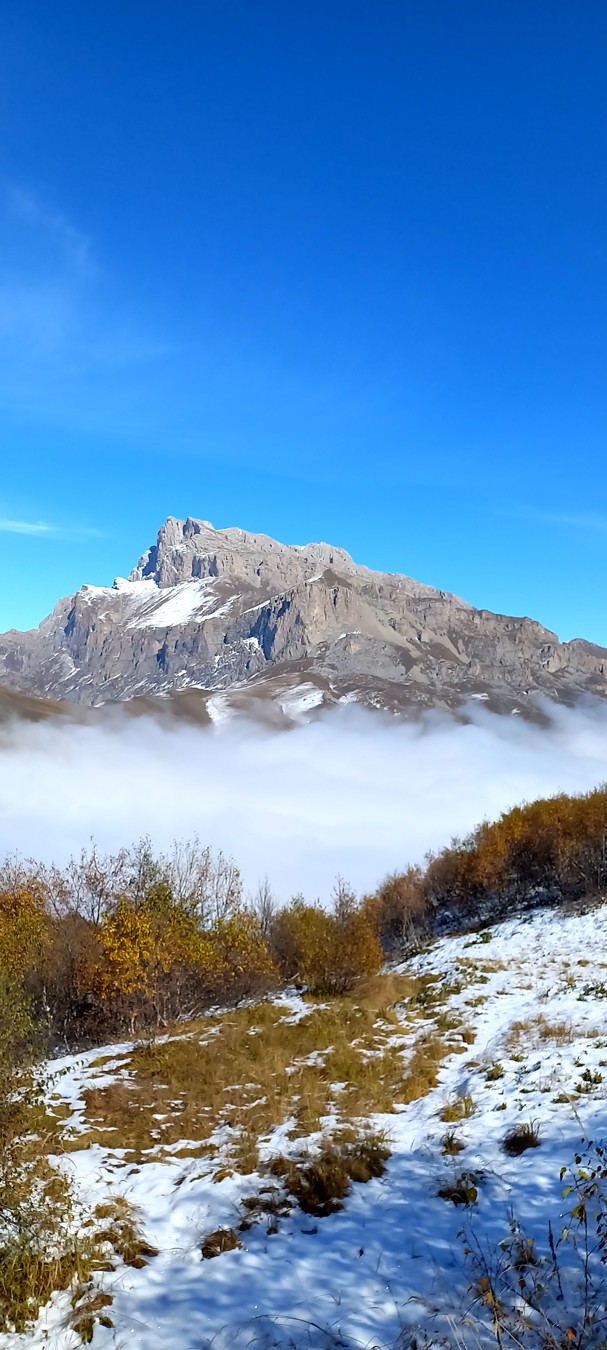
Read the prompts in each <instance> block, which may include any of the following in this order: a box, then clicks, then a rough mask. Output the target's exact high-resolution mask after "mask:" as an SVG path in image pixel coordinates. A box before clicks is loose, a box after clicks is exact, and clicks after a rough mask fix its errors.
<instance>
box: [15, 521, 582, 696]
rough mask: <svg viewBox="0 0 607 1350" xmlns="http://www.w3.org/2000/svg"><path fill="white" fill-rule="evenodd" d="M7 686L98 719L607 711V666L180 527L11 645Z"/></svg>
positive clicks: (374, 584)
mask: <svg viewBox="0 0 607 1350" xmlns="http://www.w3.org/2000/svg"><path fill="white" fill-rule="evenodd" d="M0 683H3V684H4V685H5V686H7V687H8V688H9V689H12V690H16V691H18V692H19V693H23V694H27V695H35V696H44V697H52V698H59V699H67V700H69V701H71V702H75V703H80V704H89V705H90V704H99V703H104V702H109V701H116V700H120V701H122V700H126V699H133V698H138V697H142V696H146V695H154V694H166V693H169V692H172V691H179V690H185V689H191V688H198V689H202V690H207V691H208V690H211V691H219V690H224V691H233V692H232V693H231V694H230V698H233V697H234V696H240V698H241V700H243V699H244V701H245V703H246V701H247V700H251V701H252V702H253V704H257V706H260V705H261V704H262V703H264V702H266V703H267V702H268V701H270V702H271V703H275V702H277V701H278V702H280V701H281V700H283V701H285V700H286V702H287V704H288V702H289V700H291V701H292V702H293V700H294V701H295V703H297V701H298V700H299V703H300V704H302V705H303V706H308V707H312V706H314V705H317V706H320V705H322V704H325V703H333V702H336V701H343V700H349V701H353V700H356V701H360V702H363V703H367V704H369V705H371V706H379V707H386V708H390V709H393V710H397V709H404V708H407V707H412V706H413V707H415V706H421V707H424V706H425V707H455V706H457V704H458V703H460V702H462V701H463V700H464V699H466V698H469V697H471V696H472V697H476V698H483V699H486V700H488V702H489V703H490V705H491V706H493V707H496V708H499V709H502V710H507V709H513V708H520V709H522V710H524V707H525V705H526V703H527V704H528V701H529V696H530V695H533V694H534V693H545V694H547V695H549V696H550V697H552V698H557V699H564V700H567V701H570V700H572V699H574V698H576V697H578V696H579V695H580V694H583V693H590V694H599V695H603V696H604V695H605V694H606V693H607V651H605V650H603V649H601V648H597V647H593V646H591V645H590V644H588V643H585V642H582V641H574V642H567V643H560V642H559V640H558V638H557V637H556V636H555V634H554V633H551V632H550V631H549V630H548V629H546V628H543V627H542V626H541V625H540V624H539V623H535V622H534V621H532V620H531V619H527V618H508V617H504V616H502V615H496V614H492V613H490V612H489V611H487V610H477V609H474V608H473V607H472V606H471V605H469V604H467V603H466V602H465V601H463V600H460V599H459V598H458V597H457V596H454V595H449V594H448V593H446V592H444V591H438V590H435V589H433V588H432V587H431V586H425V585H422V584H420V583H418V582H416V581H412V580H411V579H410V578H409V577H405V576H399V575H392V574H387V573H382V572H373V571H370V570H369V569H368V568H366V567H362V566H359V565H357V564H356V563H354V562H353V561H352V559H351V558H350V556H349V554H347V553H345V552H344V551H343V550H342V549H338V548H332V547H330V546H329V545H328V544H308V545H305V546H302V547H295V546H290V545H286V544H280V543H277V542H276V541H275V540H273V539H270V538H268V537H267V536H265V535H256V534H251V533H248V532H246V531H245V530H239V529H227V530H216V529H214V528H213V526H212V525H210V524H209V523H208V522H207V521H199V520H193V519H188V520H186V521H180V520H176V519H174V518H173V517H170V518H169V519H168V520H167V522H166V524H164V525H163V526H162V528H161V530H160V532H159V534H158V540H157V543H156V544H155V545H154V546H153V547H152V548H150V549H149V550H148V552H147V553H145V554H144V556H143V557H142V558H141V560H140V562H139V565H138V566H137V567H136V568H135V569H134V571H133V572H132V573H131V576H130V577H129V579H128V580H123V579H121V578H119V579H118V580H117V581H115V582H114V585H113V586H111V587H97V586H83V587H82V588H81V590H80V591H78V593H77V594H76V595H75V596H70V597H68V598H67V599H65V600H61V601H60V602H59V604H58V605H57V606H56V608H55V610H54V611H53V613H52V614H51V615H50V616H49V617H48V618H47V619H45V620H44V622H43V623H42V624H41V625H40V627H39V628H38V629H37V630H35V631H32V632H28V633H19V632H15V631H12V632H10V633H5V634H4V635H2V637H0Z"/></svg>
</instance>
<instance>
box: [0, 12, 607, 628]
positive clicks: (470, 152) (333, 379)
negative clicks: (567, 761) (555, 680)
mask: <svg viewBox="0 0 607 1350" xmlns="http://www.w3.org/2000/svg"><path fill="white" fill-rule="evenodd" d="M606 52H607V6H605V4H604V0H587V3H586V4H585V5H583V6H574V5H573V4H572V3H570V0H567V3H564V0H533V3H531V4H530V3H529V0H510V2H509V3H508V4H507V5H506V4H500V3H497V0H462V3H460V4H454V3H453V0H415V2H413V0H290V3H288V2H287V0H198V3H196V4H193V3H191V0H173V3H172V4H171V5H167V4H166V3H159V2H158V0H146V2H145V3H143V0H127V2H126V3H125V0H120V3H117V0H104V3H103V4H99V5H85V4H82V2H81V0H78V2H77V3H76V0H55V3H53V5H49V4H48V3H47V0H44V2H43V3H38V2H35V0H4V4H3V5H2V7H1V11H0V126H1V127H2V136H1V140H0V445H1V448H2V473H1V475H0V555H1V575H2V580H3V585H2V589H1V593H0V627H1V628H7V627H9V626H19V627H25V626H29V625H33V624H35V623H37V622H39V621H40V619H41V618H42V617H43V616H44V614H46V613H47V612H48V611H49V610H50V609H51V608H52V605H53V604H54V603H55V601H56V600H57V599H58V598H59V596H61V595H64V594H67V593H70V592H71V591H73V590H75V589H77V587H78V586H79V585H81V584H82V583H83V582H85V581H89V582H95V583H109V582H111V581H112V580H113V578H114V576H115V575H117V574H124V573H125V572H128V570H129V569H130V567H131V566H133V565H134V564H135V562H136V561H137V558H138V555H139V554H140V553H141V552H142V551H143V549H144V548H145V547H146V546H147V545H148V544H149V543H150V542H151V541H152V540H153V538H154V537H155V534H156V531H157V529H158V526H159V525H160V524H161V522H162V521H163V520H164V519H165V518H166V516H167V515H169V514H173V515H184V516H185V515H188V514H190V515H195V516H201V517H204V518H206V519H210V520H212V521H213V522H214V523H215V524H216V525H219V526H223V525H228V524H240V525H243V526H244V527H246V528H249V529H254V530H260V531H265V532H267V533H269V534H274V535H276V536H277V537H279V538H281V539H284V540H286V541H289V542H303V541H305V540H308V539H318V538H323V539H329V540H331V541H332V542H335V543H338V544H341V545H343V546H344V547H346V548H348V549H349V550H350V551H351V552H352V553H353V554H354V556H355V557H356V558H357V559H358V560H360V561H361V562H366V563H368V564H369V565H371V566H375V567H381V568H385V569H388V570H393V571H403V572H408V573H409V574H411V575H413V576H415V577H417V578H419V579H420V580H424V581H427V582H431V583H433V584H434V585H437V586H441V587H443V588H445V589H449V590H455V591H457V592H459V593H460V594H463V595H465V596H466V597H467V598H468V599H470V600H471V601H472V602H473V603H475V604H478V605H482V606H485V607H487V608H491V609H497V610H501V611H504V612H510V613H529V614H531V615H533V616H534V617H537V618H540V619H541V620H542V621H543V622H545V623H546V624H547V625H548V626H551V627H553V628H555V629H556V630H557V631H558V632H559V633H560V634H561V636H563V637H573V636H576V635H584V636H587V637H589V638H591V639H592V640H594V641H597V642H601V643H604V644H605V645H607V620H606V619H605V606H604V590H605V580H606V567H605V544H606V542H607V465H606V454H605V451H606V429H607V380H606V373H607V372H606V364H607V362H606V358H607V330H606V315H607V228H606V227H607V177H606V175H605V164H606V162H607V94H606V92H605V78H604V67H605V54H606Z"/></svg>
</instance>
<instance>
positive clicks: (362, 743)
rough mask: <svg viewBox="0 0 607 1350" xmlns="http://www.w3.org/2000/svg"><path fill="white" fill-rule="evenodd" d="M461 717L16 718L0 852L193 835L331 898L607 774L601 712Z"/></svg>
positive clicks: (257, 874)
mask: <svg viewBox="0 0 607 1350" xmlns="http://www.w3.org/2000/svg"><path fill="white" fill-rule="evenodd" d="M471 717H472V720H471V721H470V722H469V723H467V724H466V725H461V724H457V723H454V722H453V721H451V720H447V719H446V718H443V717H438V716H429V717H427V718H426V719H424V720H423V721H422V722H421V723H419V724H415V725H412V724H403V723H399V722H397V721H395V719H393V718H389V717H383V716H380V715H377V714H372V713H368V712H364V711H362V710H361V709H356V708H348V709H343V710H336V711H333V712H331V713H328V714H326V715H325V716H324V717H322V718H321V719H320V720H318V721H317V722H314V723H312V724H309V725H307V726H302V727H298V728H296V729H295V730H293V731H290V732H268V731H267V730H261V729H260V728H259V727H256V726H253V725H251V724H247V723H243V722H237V723H236V722H235V723H232V724H228V725H225V726H220V727H212V728H210V729H208V730H207V729H202V728H200V729H198V728H192V727H191V726H189V725H186V724H185V723H178V722H173V723H170V722H168V723H167V722H156V721H154V720H152V719H151V718H144V719H132V718H130V717H128V716H126V715H123V716H117V718H116V719H115V720H113V721H112V722H111V723H108V724H107V725H105V726H103V727H100V726H99V725H86V726H74V725H72V724H67V723H63V722H61V721H58V722H53V723H44V724H36V725H33V724H31V723H21V722H20V723H14V724H13V725H12V726H11V727H9V728H8V729H6V728H5V729H4V730H3V732H2V737H1V739H0V763H1V773H0V850H1V851H2V852H7V851H11V852H12V851H13V850H18V851H19V852H21V853H24V854H26V855H28V856H34V857H37V858H41V859H43V860H45V861H51V860H54V861H56V862H59V863H61V862H64V861H66V860H67V858H68V857H69V855H70V853H71V852H78V851H79V850H80V847H81V845H82V844H83V843H86V842H87V841H88V840H89V839H90V837H91V836H93V837H94V838H95V840H96V841H97V842H98V843H99V844H100V845H101V846H102V847H103V848H107V849H113V848H116V847H118V846H119V845H121V844H124V843H127V844H128V843H131V842H132V841H133V840H135V839H137V838H139V837H140V836H141V835H143V834H149V835H150V837H151V839H152V841H153V843H154V845H156V846H157V847H159V848H161V847H165V846H166V845H168V844H169V843H170V841H171V840H172V839H173V838H175V837H179V838H187V837H188V836H192V835H193V834H195V833H196V834H198V835H199V837H200V839H201V840H202V842H203V843H209V844H210V845H211V846H212V847H213V848H214V849H220V848H221V849H223V850H224V851H225V852H227V853H229V854H230V855H231V856H233V857H234V859H235V860H236V862H238V864H239V865H240V867H241V868H242V871H243V874H244V877H245V882H246V885H247V887H249V888H250V889H253V888H254V887H255V885H256V884H257V882H258V881H259V880H260V879H261V878H263V877H265V876H267V877H268V878H269V880H270V883H271V885H272V887H273V889H274V891H275V893H276V894H277V895H278V896H279V897H281V898H287V897H288V896H289V895H291V894H293V893H294V892H296V891H303V892H304V893H305V894H306V895H307V896H308V897H310V898H312V897H314V896H317V895H318V896H320V897H323V898H324V897H326V896H327V895H328V894H329V892H330V890H331V887H332V885H333V882H334V879H335V877H336V875H337V874H338V873H339V874H341V875H342V876H344V877H345V878H346V879H347V880H348V881H350V882H351V883H352V884H353V885H354V886H355V887H356V888H357V889H358V890H362V889H364V888H368V887H372V886H374V885H375V884H376V883H377V882H378V881H379V880H380V879H381V878H382V877H383V876H384V875H385V873H387V872H388V871H391V870H393V869H395V868H402V867H404V866H406V865H407V864H408V863H410V862H416V861H421V860H422V859H423V857H424V854H425V852H426V851H427V850H428V849H429V848H435V847H440V846H441V845H442V844H444V843H447V842H448V840H449V839H450V838H451V837H452V836H453V835H454V834H463V833H465V832H466V831H468V830H469V829H470V828H471V827H472V826H473V825H475V824H476V823H477V822H478V821H479V820H482V819H483V818H493V817H495V816H496V815H497V814H499V812H500V811H502V810H504V809H506V808H507V807H510V806H512V805H514V804H516V803H517V802H521V801H523V800H525V799H526V800H530V799H532V798H534V797H537V796H540V795H546V794H550V793H554V792H557V791H559V790H566V791H581V790H585V789H588V788H591V787H594V786H596V785H597V784H598V783H601V782H602V781H603V780H605V779H607V707H606V706H605V705H604V704H602V703H598V702H597V703H588V704H587V705H585V706H584V707H583V708H578V709H576V710H569V709H565V708H558V707H555V708H553V709H552V710H551V713H550V721H549V725H548V726H546V727H539V726H534V725H531V724H529V723H528V722H524V721H523V720H522V719H521V718H516V717H498V716H495V715H493V714H491V713H487V712H485V711H484V710H482V709H479V710H473V712H472V713H471Z"/></svg>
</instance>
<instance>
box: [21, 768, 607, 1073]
mask: <svg viewBox="0 0 607 1350" xmlns="http://www.w3.org/2000/svg"><path fill="white" fill-rule="evenodd" d="M606 886H607V788H605V787H601V788H599V789H597V790H595V791H594V792H589V793H586V794H584V795H581V796H566V795H565V794H561V795H559V796H556V797H552V798H548V799H543V800H540V801H536V802H533V803H531V804H529V805H524V806H520V807H516V808H515V809H514V810H511V811H509V812H506V813H504V814H503V815H502V816H500V818H499V819H498V820H497V821H494V822H492V823H487V822H484V823H483V824H481V825H479V826H478V827H477V828H476V829H475V830H474V831H473V832H472V833H471V834H470V835H469V836H468V837H467V838H466V839H464V840H457V839H456V840H453V841H452V842H451V843H450V844H449V845H448V846H447V847H446V848H444V849H442V850H440V852H438V853H435V854H432V855H429V856H428V858H427V859H426V864H425V866H424V867H423V868H421V867H410V868H408V869H407V870H406V871H404V872H401V873H395V874H393V875H391V876H389V877H387V878H386V879H385V880H384V881H383V882H382V884H381V885H380V886H379V887H378V888H377V890H376V891H375V892H373V893H372V894H369V895H365V896H363V897H360V898H359V897H357V896H355V895H354V894H353V892H352V891H351V890H350V889H349V887H348V886H347V885H346V884H345V883H343V882H342V881H339V882H338V883H337V885H336V887H335V891H334V895H333V900H332V904H331V905H330V906H329V907H325V906H322V905H320V904H318V903H310V902H309V901H307V900H305V899H304V898H303V897H302V896H296V897H295V898H294V899H292V900H291V901H290V902H289V903H288V904H286V905H277V904H276V902H275V901H274V899H273V897H272V894H271V891H270V888H269V886H268V884H267V883H264V884H263V885H262V886H260V887H259V889H258V892H257V895H256V896H255V897H253V898H250V899H249V900H248V901H247V900H246V899H245V896H244V892H243V885H242V879H241V876H240V873H239V871H238V868H237V867H236V865H235V864H234V863H233V862H231V861H230V860H229V859H227V858H225V857H224V856H223V855H222V854H217V855H214V854H213V853H212V851H211V850H210V849H209V848H205V847H203V846H202V845H201V844H200V842H199V841H198V840H196V839H195V840H193V841H191V842H189V843H176V844H175V845H174V846H173V848H172V849H171V850H170V851H169V852H168V853H164V854H161V853H160V854H159V853H155V852H154V850H153V848H152V846H151V843H150V841H149V840H143V841H141V842H140V843H139V844H137V845H135V846H133V847H130V848H123V849H121V850H119V851H118V852H117V853H114V854H102V853H101V852H100V851H99V850H98V849H97V848H96V847H95V846H94V845H91V846H90V847H88V848H86V849H83V851H82V853H81V854H80V856H79V857H78V858H73V859H72V860H71V861H70V862H69V864H68V865H67V866H66V867H64V868H59V867H55V866H43V865H41V864H38V863H35V862H31V861H30V862H26V861H24V860H22V859H20V858H17V857H9V858H6V859H5V860H4V863H2V864H1V865H0V1061H1V1060H2V1058H3V1057H4V1058H6V1057H7V1056H8V1057H10V1058H11V1059H13V1060H14V1059H15V1057H17V1058H19V1056H20V1055H21V1054H22V1053H23V1052H24V1047H25V1045H26V1043H27V1044H31V1042H32V1038H33V1037H34V1034H36V1035H37V1036H38V1038H43V1039H44V1041H45V1049H48V1048H49V1047H50V1048H58V1047H59V1046H63V1047H66V1048H69V1047H72V1046H77V1045H82V1044H87V1043H95V1042H99V1041H102V1040H103V1039H104V1038H110V1037H111V1036H114V1035H116V1034H122V1033H128V1034H129V1035H139V1034H141V1033H143V1032H146V1031H149V1030H153V1029H155V1028H156V1029H158V1028H162V1027H166V1026H168V1025H169V1024H170V1023H171V1022H174V1021H177V1020H184V1019H187V1018H191V1017H194V1016H196V1015H198V1014H200V1013H202V1012H204V1011H205V1009H208V1008H209V1007H210V1006H212V1005H213V1004H219V1003H221V1004H226V1003H230V1002H236V1001H238V1000H240V999H242V998H245V997H253V996H259V995H262V994H263V993H265V992H267V991H269V990H270V989H273V988H276V987H277V986H278V985H280V984H281V983H284V982H286V981H287V982H288V981H295V982H297V983H299V984H301V985H304V986H306V987H308V988H310V989H311V990H313V991H315V992H319V993H324V994H332V995H339V994H344V993H347V992H348V991H349V990H350V989H352V988H353V986H354V985H355V983H356V982H357V980H359V979H360V978H361V977H362V976H365V975H369V974H372V973H373V972H375V971H377V970H378V969H379V968H380V967H381V965H382V963H383V962H384V960H385V959H386V958H395V957H397V956H399V955H406V954H407V953H408V952H410V951H411V950H414V949H415V947H416V946H419V945H420V944H421V943H423V942H424V941H426V940H427V937H428V934H429V933H431V932H432V931H436V930H437V929H438V930H441V929H444V928H445V927H446V926H448V925H451V926H453V927H457V926H461V925H462V924H470V925H473V924H474V923H475V922H487V920H488V919H491V918H497V917H500V916H501V915H503V914H505V913H508V912H510V911H511V910H512V909H514V908H520V907H524V906H529V905H533V904H540V903H561V902H575V901H579V900H580V899H582V898H583V897H587V896H593V895H597V894H602V893H603V891H604V890H605V888H606Z"/></svg>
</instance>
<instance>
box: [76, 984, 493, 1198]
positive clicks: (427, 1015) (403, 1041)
mask: <svg viewBox="0 0 607 1350" xmlns="http://www.w3.org/2000/svg"><path fill="white" fill-rule="evenodd" d="M443 1000H444V994H442V992H441V985H440V981H437V979H436V977H434V976H432V977H423V978H422V977H420V978H417V979H414V978H412V977H408V976H400V975H393V974H392V975H387V976H377V977H374V978H373V979H370V980H368V981H365V982H364V984H362V985H361V986H360V988H359V989H358V990H357V992H356V996H355V997H354V996H352V997H348V998H341V999H334V1000H331V1001H330V1002H329V1003H326V1004H322V1005H314V1004H310V1008H309V1011H308V1012H307V1013H306V1014H305V1015H304V1016H303V1017H299V1018H298V1019H297V1020H294V1019H293V1018H292V1016H291V1015H290V1013H289V1010H288V1008H285V1005H284V1004H279V1003H273V1002H269V1003H265V1004H261V1005H257V1006H255V1007H250V1008H242V1009H238V1010H236V1011H234V1012H230V1013H226V1014H224V1015H223V1016H221V1017H219V1018H208V1019H207V1020H206V1021H203V1022H201V1023H198V1024H197V1025H196V1027H192V1026H188V1029H187V1032H185V1033H184V1032H182V1034H180V1035H178V1036H175V1037H174V1038H172V1039H170V1040H166V1041H163V1042H162V1043H157V1044H151V1045H147V1046H141V1047H138V1048H137V1049H136V1050H135V1051H134V1052H133V1053H132V1054H131V1055H130V1057H128V1058H127V1059H126V1060H125V1061H124V1065H125V1067H126V1068H127V1070H128V1077H127V1078H124V1077H122V1078H120V1079H119V1080H117V1081H116V1082H115V1083H113V1084H110V1085H109V1086H105V1087H98V1088H97V1087H94V1086H92V1087H90V1088H89V1089H88V1090H87V1091H86V1093H85V1105H86V1122H87V1127H88V1128H87V1130H86V1133H84V1134H82V1135H79V1136H77V1137H74V1138H72V1139H67V1140H66V1142H65V1147H66V1149H68V1150H75V1149H79V1148H84V1147H87V1146H88V1145H89V1144H91V1143H92V1142H100V1143H103V1144H105V1145H106V1146H107V1145H109V1146H111V1147H115V1148H116V1149H120V1150H126V1155H125V1161H127V1162H129V1163H132V1162H138V1161H144V1160H145V1157H146V1156H149V1151H150V1150H154V1151H155V1153H156V1154H157V1153H158V1151H160V1152H162V1151H163V1150H164V1149H168V1148H172V1147H173V1146H174V1145H176V1144H181V1145H182V1147H181V1148H180V1149H178V1150H177V1152H176V1156H177V1157H180V1158H186V1157H192V1156H202V1155H203V1154H204V1153H210V1152H212V1151H213V1148H212V1144H211V1143H209V1141H210V1139H211V1136H212V1134H213V1131H214V1130H215V1129H216V1128H217V1127H218V1126H228V1127H230V1129H231V1131H232V1132H233V1133H232V1135H231V1139H232V1143H231V1145H230V1146H229V1147H228V1148H224V1153H223V1157H222V1165H225V1164H227V1165H228V1166H234V1167H237V1168H238V1169H239V1170H240V1171H252V1170H254V1168H255V1167H256V1166H257V1162H258V1144H259V1140H260V1138H263V1137H264V1136H266V1135H267V1134H268V1133H269V1132H270V1131H271V1130H272V1129H273V1128H274V1127H275V1126H277V1125H279V1124H282V1123H284V1122H285V1121H289V1122H290V1136H291V1137H292V1138H298V1137H302V1136H304V1135H307V1134H310V1133H313V1132H315V1131H317V1130H319V1129H320V1128H321V1125H322V1120H323V1117H325V1116H327V1115H329V1114H331V1115H336V1116H337V1117H338V1119H340V1120H341V1121H348V1120H351V1119H357V1118H365V1117H367V1116H369V1115H370V1114H372V1113H374V1112H391V1111H393V1110H394V1109H395V1106H397V1105H406V1104H407V1103H408V1102H411V1101H414V1100H415V1099H416V1098H418V1097H420V1096H423V1095H424V1094H425V1093H427V1092H429V1091H430V1090H431V1089H432V1088H433V1087H435V1086H436V1083H437V1082H438V1073H439V1070H440V1066H441V1064H442V1062H443V1060H444V1058H445V1056H446V1055H447V1054H448V1053H452V1052H454V1051H456V1050H459V1051H461V1050H463V1049H464V1048H465V1040H466V1039H467V1040H469V1033H468V1029H467V1028H465V1027H462V1025H461V1021H460V1019H459V1018H458V1017H456V1018H450V1017H445V1016H444V1014H442V1013H441V1003H442V1002H443ZM397 1004H398V1005H400V1014H401V1015H400V1017H399V1016H398V1015H397V1013H396V1011H395V1005H397ZM172 1156H175V1155H174V1154H173V1155H172ZM218 1161H219V1160H218Z"/></svg>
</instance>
